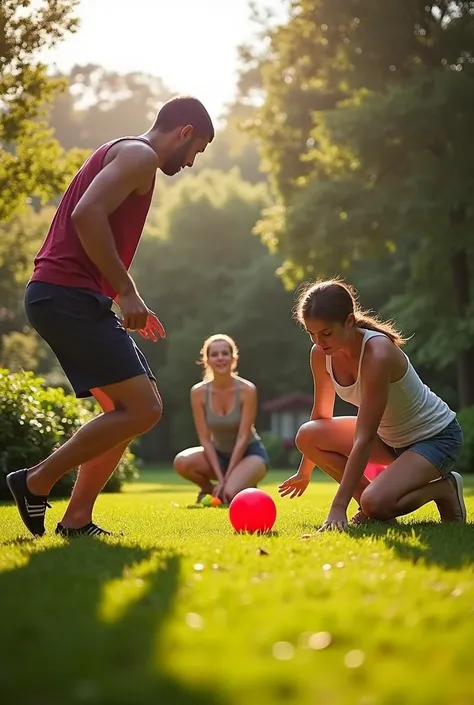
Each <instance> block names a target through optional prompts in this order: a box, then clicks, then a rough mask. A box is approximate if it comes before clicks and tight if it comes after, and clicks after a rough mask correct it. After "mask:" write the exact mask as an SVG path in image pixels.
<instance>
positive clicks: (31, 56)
mask: <svg viewBox="0 0 474 705" xmlns="http://www.w3.org/2000/svg"><path fill="white" fill-rule="evenodd" d="M77 2H78V0H60V1H59V0H44V2H43V3H42V4H41V6H40V7H39V8H38V7H37V6H36V5H37V4H36V3H34V2H32V1H31V0H22V2H20V3H19V2H17V0H3V2H2V4H1V7H0V76H1V77H2V80H1V81H0V222H2V221H5V220H7V219H8V218H10V217H11V216H12V215H13V214H14V213H15V212H17V211H18V210H19V209H20V208H21V207H22V206H24V205H25V203H26V201H27V199H28V198H29V197H32V196H36V197H39V198H41V199H42V200H43V201H47V200H48V199H50V198H51V197H52V196H54V195H56V194H57V193H59V192H60V191H61V190H62V189H63V188H64V186H65V185H66V183H67V179H68V178H69V176H70V174H71V173H72V171H73V170H74V169H75V168H76V166H77V165H78V163H79V162H80V161H81V160H82V158H83V155H82V154H80V153H79V152H77V151H73V152H71V153H69V154H67V153H66V152H65V151H64V150H63V149H62V148H61V146H60V145H59V143H58V142H57V141H56V140H55V139H54V138H53V136H52V132H51V130H50V129H48V128H47V126H46V124H45V123H44V121H42V120H41V119H40V118H41V116H42V113H43V109H44V105H45V104H46V103H48V101H50V100H51V99H52V97H53V95H54V94H55V93H56V92H57V91H58V90H60V88H61V83H60V82H58V81H53V80H50V79H49V78H48V76H47V72H46V66H44V65H43V64H42V63H40V62H38V61H37V60H36V59H35V54H36V52H37V51H38V50H39V49H42V48H44V47H52V46H54V45H55V44H56V43H57V42H58V41H60V40H61V39H62V37H63V36H64V35H65V34H67V33H68V32H74V31H75V29H76V26H77V20H76V19H75V18H74V17H73V11H74V8H75V6H76V5H77Z"/></svg>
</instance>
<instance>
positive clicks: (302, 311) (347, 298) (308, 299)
mask: <svg viewBox="0 0 474 705" xmlns="http://www.w3.org/2000/svg"><path fill="white" fill-rule="evenodd" d="M357 297H358V294H357V291H356V290H355V289H354V288H353V287H352V286H350V285H349V284H346V283H345V282H343V281H341V280H340V279H328V280H327V281H317V282H314V283H312V284H311V283H309V284H306V286H304V287H303V289H302V290H301V292H300V294H299V296H298V301H297V303H296V306H295V311H294V316H295V318H296V319H297V321H299V322H300V323H304V321H305V319H307V318H317V319H319V320H321V321H327V322H328V323H329V322H330V323H341V324H344V323H345V322H346V320H347V317H348V316H349V315H350V314H351V313H352V314H354V318H355V324H356V326H357V327H358V328H365V329H368V330H375V331H378V332H380V333H384V334H385V335H386V336H387V338H390V340H391V341H392V342H393V343H395V345H398V346H400V345H403V344H404V343H406V338H404V337H403V335H402V334H401V333H400V332H399V331H398V330H397V329H396V328H395V327H394V325H393V323H392V322H391V321H383V320H382V319H381V318H379V317H378V316H374V315H372V314H371V313H370V312H369V311H364V310H363V309H361V308H360V306H359V303H358V301H357Z"/></svg>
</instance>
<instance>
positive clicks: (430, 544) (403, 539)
mask: <svg viewBox="0 0 474 705" xmlns="http://www.w3.org/2000/svg"><path fill="white" fill-rule="evenodd" d="M350 535H351V536H352V537H353V538H356V539H357V538H362V537H364V538H366V537H369V536H370V537H375V538H378V539H382V540H383V541H384V542H385V545H386V546H387V548H389V549H392V550H393V552H394V553H395V555H396V556H397V558H401V559H403V560H409V561H411V562H412V563H414V564H416V563H424V564H426V565H437V566H439V567H441V568H445V569H448V570H453V569H459V568H465V567H466V566H470V565H472V563H473V562H474V524H440V523H439V522H428V521H426V522H417V523H413V524H398V525H397V524H395V525H391V526H384V525H382V524H374V525H370V526H369V525H367V526H360V527H358V528H356V529H351V530H350Z"/></svg>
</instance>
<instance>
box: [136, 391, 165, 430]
mask: <svg viewBox="0 0 474 705" xmlns="http://www.w3.org/2000/svg"><path fill="white" fill-rule="evenodd" d="M129 413H130V414H131V415H133V419H134V423H135V424H136V429H137V435H140V434H142V433H146V432H147V431H150V430H151V429H152V428H153V426H156V424H157V423H158V421H159V420H160V419H161V416H162V414H163V406H162V404H161V400H159V399H157V398H155V399H154V401H152V402H150V403H148V404H147V405H146V407H144V408H143V409H141V410H140V411H138V410H136V411H134V412H132V411H130V412H129Z"/></svg>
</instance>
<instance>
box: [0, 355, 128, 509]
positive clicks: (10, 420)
mask: <svg viewBox="0 0 474 705" xmlns="http://www.w3.org/2000/svg"><path fill="white" fill-rule="evenodd" d="M92 417H93V405H92V404H91V403H90V402H83V401H79V400H78V399H76V397H73V396H71V395H67V394H65V393H64V391H63V390H62V389H60V388H56V389H54V388H52V387H44V386H43V380H42V379H41V378H40V377H36V376H35V375H34V374H33V373H32V372H23V373H20V372H18V373H12V372H10V371H9V370H8V369H5V368H0V438H1V440H2V443H1V450H0V499H10V498H11V495H10V492H9V491H8V488H7V486H6V482H5V477H6V475H7V474H8V473H9V472H11V471H12V470H18V469H20V468H24V467H31V466H33V465H36V464H37V463H39V462H41V461H42V460H43V459H44V458H46V457H47V456H48V455H50V454H51V453H52V452H53V450H55V449H56V448H57V447H58V446H59V445H61V444H62V443H64V442H65V441H66V440H67V439H68V438H70V437H71V436H72V435H73V434H74V432H75V431H77V429H78V428H80V427H81V426H82V425H83V424H84V423H86V422H87V421H89V420H90V419H91V418H92ZM135 475H136V470H135V467H134V458H133V455H132V454H131V453H130V452H128V453H127V454H126V455H125V456H124V458H123V460H122V462H121V463H120V465H119V467H118V469H117V471H116V472H115V473H114V476H113V477H112V478H111V480H110V481H109V483H108V484H107V486H106V488H105V489H106V491H119V490H120V488H121V485H122V483H123V481H125V480H130V479H131V478H132V477H134V476H135ZM74 479H75V474H74V473H68V474H67V475H65V476H64V477H63V478H61V480H60V481H59V482H58V483H57V484H56V485H55V486H54V488H53V491H52V493H51V494H52V495H54V496H67V495H69V493H70V491H71V489H72V486H73V484H74Z"/></svg>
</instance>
